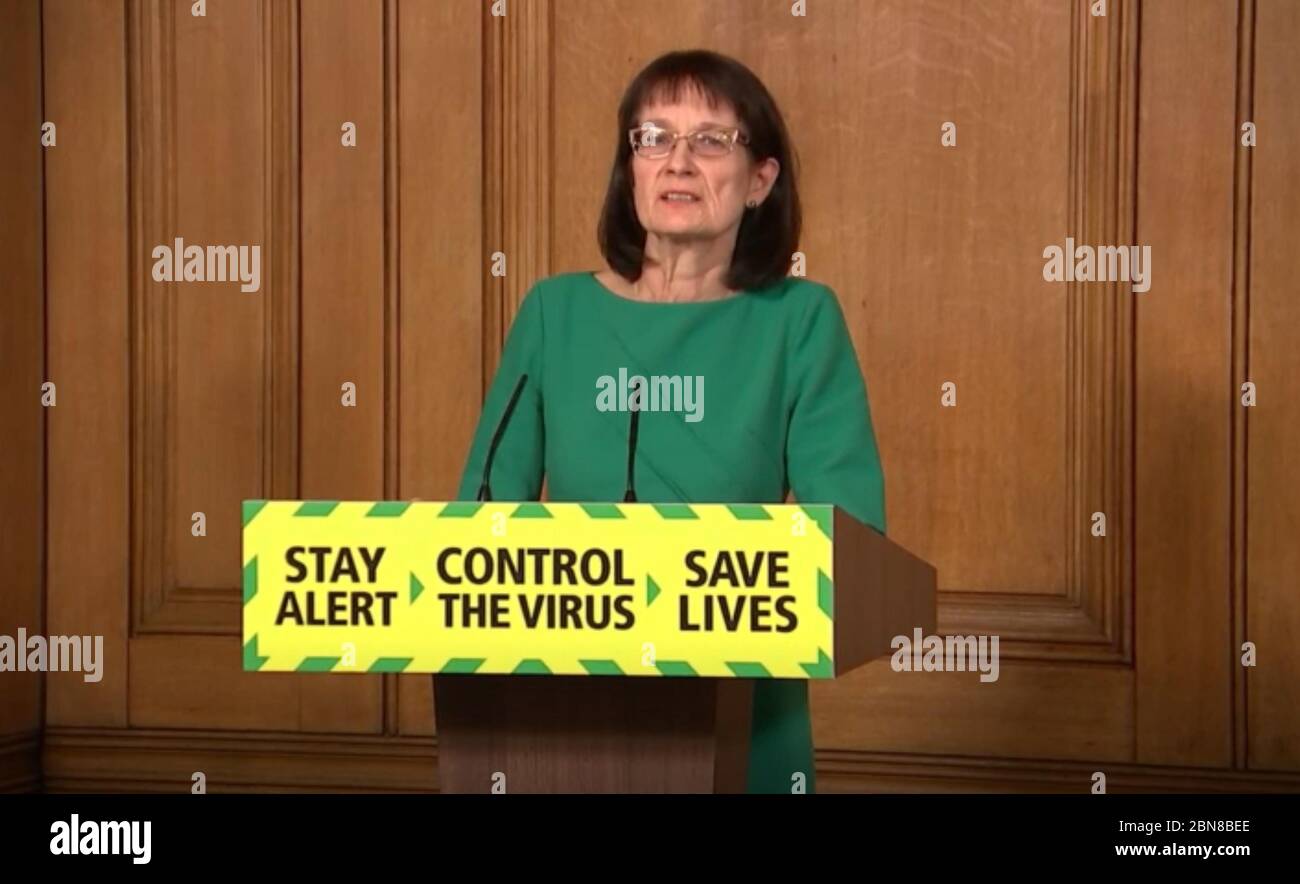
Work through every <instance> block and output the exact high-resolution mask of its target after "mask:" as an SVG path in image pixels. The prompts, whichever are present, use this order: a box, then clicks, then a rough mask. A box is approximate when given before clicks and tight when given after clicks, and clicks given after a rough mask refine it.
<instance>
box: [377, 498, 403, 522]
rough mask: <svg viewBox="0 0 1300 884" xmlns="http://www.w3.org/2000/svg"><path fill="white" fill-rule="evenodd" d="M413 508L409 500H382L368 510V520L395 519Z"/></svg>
mask: <svg viewBox="0 0 1300 884" xmlns="http://www.w3.org/2000/svg"><path fill="white" fill-rule="evenodd" d="M410 508H411V502H410V501H409V500H381V501H380V502H379V503H377V504H375V505H374V506H372V507H371V508H370V509H368V510H366V518H367V519H393V518H396V517H397V516H400V515H401V514H402V513H404V512H406V511H407V510H408V509H410Z"/></svg>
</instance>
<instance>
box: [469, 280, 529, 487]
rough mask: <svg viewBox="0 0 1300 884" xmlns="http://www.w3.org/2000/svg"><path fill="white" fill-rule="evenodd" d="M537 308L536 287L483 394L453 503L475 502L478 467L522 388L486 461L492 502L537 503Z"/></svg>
mask: <svg viewBox="0 0 1300 884" xmlns="http://www.w3.org/2000/svg"><path fill="white" fill-rule="evenodd" d="M542 332H543V329H542V306H541V296H540V293H539V292H538V290H537V286H533V288H532V289H530V290H529V292H528V294H527V295H526V296H525V297H524V300H523V302H522V303H521V304H520V305H519V312H518V313H517V314H516V315H515V320H514V323H513V324H512V325H511V326H510V334H509V335H508V336H507V337H506V345H505V349H503V350H502V351H501V362H500V364H499V365H498V366H497V373H496V377H494V378H493V379H492V386H491V387H490V388H489V389H488V394H487V398H486V399H485V400H484V402H483V412H482V414H480V416H479V420H478V428H477V429H476V430H475V431H474V441H473V443H472V444H471V445H470V450H469V457H468V458H467V459H466V461H465V470H464V472H463V473H462V474H461V479H460V490H459V491H458V492H457V495H456V499H457V500H475V499H477V497H478V490H479V485H480V484H481V483H482V481H483V464H484V461H485V460H486V458H487V452H488V447H489V445H490V444H491V442H492V436H493V434H494V433H495V432H496V430H497V425H498V424H499V423H500V421H501V416H502V415H503V414H504V413H505V410H506V405H507V404H508V403H509V402H510V397H511V395H512V394H513V393H514V391H515V386H516V385H517V384H518V383H519V379H520V378H521V377H523V376H524V375H527V376H528V380H527V381H526V382H525V383H524V386H523V389H522V390H521V392H520V394H519V400H518V401H517V402H516V403H515V409H514V413H513V414H512V415H511V416H510V420H509V421H508V422H507V423H506V426H505V431H504V432H503V433H502V435H501V442H500V444H499V445H498V446H497V450H496V455H495V456H494V457H493V459H492V475H491V486H492V499H493V500H537V499H538V497H539V495H540V494H541V490H542V476H543V473H544V472H545V455H546V432H545V425H544V422H543V420H542V369H543V365H542Z"/></svg>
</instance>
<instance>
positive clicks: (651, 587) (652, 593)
mask: <svg viewBox="0 0 1300 884" xmlns="http://www.w3.org/2000/svg"><path fill="white" fill-rule="evenodd" d="M657 598H659V584H658V583H655V579H654V578H653V577H651V576H650V575H649V574H647V575H646V576H645V603H646V604H647V605H652V604H654V600H655V599H657Z"/></svg>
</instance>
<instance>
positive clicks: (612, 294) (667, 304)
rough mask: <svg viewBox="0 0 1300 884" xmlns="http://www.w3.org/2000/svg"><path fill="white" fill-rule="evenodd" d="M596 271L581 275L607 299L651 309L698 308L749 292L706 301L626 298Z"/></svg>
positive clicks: (738, 298)
mask: <svg viewBox="0 0 1300 884" xmlns="http://www.w3.org/2000/svg"><path fill="white" fill-rule="evenodd" d="M596 273H597V271H595V270H589V271H587V272H586V273H585V274H583V275H584V276H585V277H586V278H587V279H588V280H590V281H591V284H592V285H593V286H595V287H596V288H597V289H599V290H600V291H601V292H603V293H604V294H605V295H606V296H607V297H608V298H609V300H611V301H618V302H621V303H624V304H632V305H634V306H641V307H649V308H651V309H661V310H662V309H665V308H672V307H676V308H679V309H680V308H687V309H690V308H696V309H699V308H702V307H712V306H716V305H718V304H726V303H729V302H731V301H739V300H741V299H742V298H743V296H744V295H747V294H749V292H748V290H742V291H738V292H736V293H735V294H732V295H727V296H726V297H725V298H710V299H708V300H707V301H642V300H640V299H638V298H628V297H624V296H623V295H620V294H619V293H618V292H616V291H614V290H613V289H611V288H610V287H609V286H607V285H605V284H604V283H603V282H601V281H600V280H599V279H597V278H596Z"/></svg>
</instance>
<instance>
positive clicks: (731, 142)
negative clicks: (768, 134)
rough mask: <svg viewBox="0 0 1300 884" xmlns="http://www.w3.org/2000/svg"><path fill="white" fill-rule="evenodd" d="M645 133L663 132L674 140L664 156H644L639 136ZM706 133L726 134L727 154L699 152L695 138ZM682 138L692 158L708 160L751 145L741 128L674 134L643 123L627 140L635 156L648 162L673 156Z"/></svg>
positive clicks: (724, 127)
mask: <svg viewBox="0 0 1300 884" xmlns="http://www.w3.org/2000/svg"><path fill="white" fill-rule="evenodd" d="M645 131H655V132H662V133H664V134H665V135H671V136H672V139H673V140H672V143H671V144H669V145H668V149H667V150H666V151H664V153H663V154H662V155H660V156H647V155H645V154H643V153H642V152H641V148H640V147H638V146H637V135H638V134H640V133H642V132H645ZM705 132H723V133H726V136H727V152H726V153H721V154H718V155H717V156H709V155H707V154H701V153H700V152H699V149H698V148H697V147H696V146H695V136H696V135H701V134H703V133H705ZM680 138H685V139H686V148H687V149H688V150H689V151H690V152H691V155H692V156H697V157H703V158H704V159H706V160H716V159H721V158H722V157H725V156H728V155H730V154H731V153H732V152H733V151H734V150H735V149H736V145H737V144H744V145H746V146H748V144H749V136H748V135H746V134H745V133H744V132H742V131H741V130H740V127H739V126H711V127H709V128H707V129H696V130H694V131H692V132H674V131H673V130H672V129H665V128H664V127H663V126H655V125H651V124H648V123H642V124H641V125H640V126H637V127H636V128H635V129H629V130H627V140H628V141H629V142H630V143H631V145H632V153H633V154H635V155H636V156H639V157H641V158H642V159H647V160H662V159H664V158H665V157H670V156H672V154H673V151H674V150H676V149H677V141H678V139H680Z"/></svg>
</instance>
